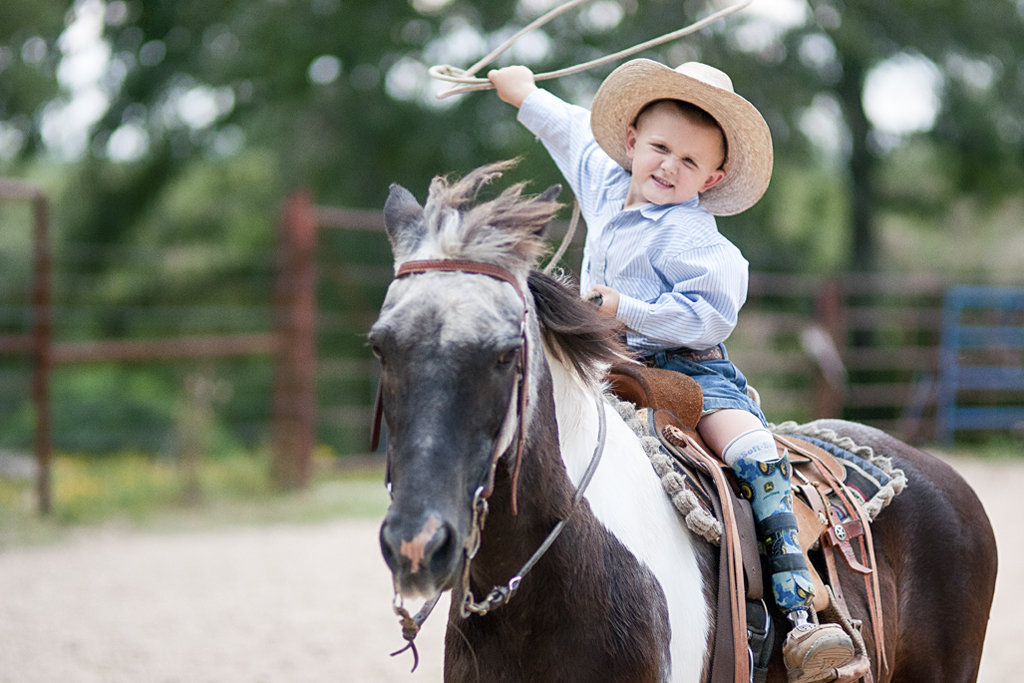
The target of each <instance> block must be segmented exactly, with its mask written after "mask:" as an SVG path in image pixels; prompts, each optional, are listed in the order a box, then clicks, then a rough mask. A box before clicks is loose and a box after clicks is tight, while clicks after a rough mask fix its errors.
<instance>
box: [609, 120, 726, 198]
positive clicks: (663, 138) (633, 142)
mask: <svg viewBox="0 0 1024 683" xmlns="http://www.w3.org/2000/svg"><path fill="white" fill-rule="evenodd" d="M637 123H638V124H639V126H640V127H639V129H637V128H636V127H634V126H630V127H629V132H627V133H626V156H628V157H629V158H630V159H632V160H633V177H632V179H631V180H630V184H629V193H628V194H627V195H626V203H625V206H624V207H623V208H627V209H628V208H632V207H635V206H640V205H642V204H646V203H647V202H650V203H652V204H678V203H679V202H685V201H686V200H687V199H690V198H691V197H693V195H695V194H697V193H698V192H703V191H704V190H708V189H710V188H712V187H714V186H715V185H717V184H718V183H719V182H721V180H722V178H724V177H725V171H723V170H722V169H721V168H720V166H721V165H722V161H723V157H724V156H725V147H724V144H723V140H722V134H721V132H719V130H718V129H716V128H709V127H706V126H702V125H699V124H696V123H694V122H692V121H690V119H689V118H687V117H686V116H684V115H683V114H682V113H680V112H679V111H678V110H677V109H675V107H673V106H672V105H670V104H664V105H657V106H655V107H654V108H652V109H651V110H650V111H648V112H646V113H645V114H644V115H643V117H642V118H641V120H640V121H638V122H637Z"/></svg>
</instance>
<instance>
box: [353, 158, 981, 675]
mask: <svg viewBox="0 0 1024 683" xmlns="http://www.w3.org/2000/svg"><path fill="white" fill-rule="evenodd" d="M509 165H510V162H498V163H496V164H490V165H487V166H484V167H481V168H478V169H476V170H474V171H472V172H470V173H469V174H467V175H466V176H465V177H463V178H462V179H460V180H457V181H452V180H449V179H447V178H445V177H440V176H439V177H437V178H434V179H433V181H432V182H431V184H430V189H429V196H428V199H427V201H426V203H425V205H424V206H422V207H421V206H420V205H419V203H418V202H417V201H416V199H415V197H414V196H413V195H412V193H410V192H409V191H408V190H406V189H404V188H402V187H400V186H397V185H392V186H391V190H390V194H389V197H388V199H387V201H386V204H385V207H384V216H385V225H386V232H387V235H388V238H389V240H390V242H391V245H392V250H393V253H394V259H395V274H396V278H395V279H394V280H393V281H392V283H391V284H390V286H389V288H388V291H387V295H386V297H385V301H384V303H383V305H382V308H381V312H380V316H379V318H378V320H377V321H376V323H375V324H374V325H373V326H372V328H371V330H370V333H369V335H368V341H369V345H370V347H371V349H372V351H373V353H374V355H375V356H376V357H377V358H378V359H379V362H380V388H379V391H380V393H379V397H378V398H379V403H380V405H381V406H382V412H383V420H384V423H385V424H386V428H387V449H386V451H387V475H386V476H387V486H388V489H389V491H390V495H391V503H390V506H389V508H388V511H387V514H386V516H385V519H384V521H383V524H382V525H381V529H380V545H381V550H382V553H383V555H384V559H385V561H386V563H387V565H388V567H389V568H390V570H391V573H392V577H393V581H394V587H395V592H396V596H395V600H396V606H397V607H396V609H397V610H398V611H399V613H400V614H403V613H404V615H405V617H406V619H405V621H406V623H407V625H408V622H410V621H412V620H410V619H409V618H408V616H409V615H408V612H405V611H404V608H403V607H401V606H400V605H401V603H402V601H403V600H404V599H406V598H410V599H411V598H414V597H420V598H426V599H428V600H429V601H431V603H432V601H436V598H437V596H439V595H440V594H441V593H442V592H444V591H449V590H450V591H451V592H452V600H451V607H450V611H449V614H448V627H447V632H446V637H445V661H444V677H445V680H446V681H448V682H450V683H451V682H461V681H467V682H468V681H491V682H505V681H508V682H510V683H511V682H513V681H515V682H518V681H531V682H538V681H540V682H543V681H552V682H553V681H560V682H565V681H624V682H625V681H628V682H641V681H642V682H648V681H649V682H652V683H653V682H656V681H657V682H668V681H671V682H673V683H698V682H701V681H706V680H708V676H709V673H710V668H711V649H712V638H713V635H714V630H715V627H716V611H715V599H716V598H715V596H716V592H717V588H718V559H717V551H716V549H715V548H713V547H712V546H710V545H709V544H708V543H706V542H704V541H703V540H702V539H700V538H697V537H696V536H695V535H694V534H693V533H691V532H690V531H689V530H688V528H687V527H686V525H685V524H684V523H683V522H682V520H681V519H680V516H679V515H678V513H677V512H676V510H675V508H674V507H673V506H672V503H671V501H670V500H669V498H668V496H666V494H665V493H664V491H663V490H662V488H661V483H660V480H659V478H658V476H657V474H656V473H655V472H654V470H653V469H652V466H651V462H650V460H649V459H648V457H647V455H646V454H645V453H644V451H643V449H642V447H641V445H640V442H639V437H638V436H637V435H636V434H635V433H634V432H633V431H632V430H631V429H630V428H629V427H628V426H627V424H626V423H625V422H624V421H623V419H622V418H621V417H620V416H619V414H618V412H616V410H615V409H614V407H613V406H612V405H611V402H610V401H609V400H608V399H607V398H606V396H605V388H606V385H605V383H604V382H603V377H604V373H605V372H606V370H607V369H608V367H609V366H610V365H611V364H613V363H618V362H621V361H622V360H623V359H624V358H625V357H626V355H627V350H626V349H625V348H624V347H623V346H622V345H621V343H620V341H619V334H618V330H617V328H616V327H615V323H614V321H611V320H610V319H609V318H608V317H607V316H602V315H600V314H598V313H597V311H596V307H595V306H593V304H592V303H590V302H587V301H584V300H583V299H582V298H580V297H579V296H578V294H577V293H575V292H573V291H572V290H571V289H570V287H569V285H568V284H567V283H566V282H565V281H564V278H561V277H558V276H551V275H547V274H544V273H543V272H541V271H540V270H538V269H537V265H538V262H539V260H540V258H541V257H542V256H543V254H544V253H545V243H544V237H543V236H544V232H545V229H546V227H547V225H548V223H549V222H550V221H551V220H552V218H553V217H554V215H555V213H556V212H557V211H558V209H559V207H560V206H561V205H560V204H559V203H558V202H557V201H556V197H557V193H558V191H559V189H560V188H559V187H558V186H555V187H552V188H550V189H549V190H548V191H547V192H544V193H542V194H540V195H538V196H534V197H528V196H525V195H524V193H523V184H522V183H519V184H515V185H513V186H511V187H509V188H507V189H505V190H504V191H503V192H501V193H500V194H498V196H496V197H495V198H493V199H490V200H489V201H481V200H478V193H479V192H480V190H481V188H482V187H483V186H484V185H486V184H487V183H489V182H491V181H492V180H493V179H494V178H496V177H499V176H500V175H501V174H502V172H503V171H505V170H506V169H507V168H508V167H509ZM823 424H824V425H825V426H827V427H829V428H831V429H833V430H835V431H836V432H837V433H838V434H841V435H843V436H847V437H850V438H852V439H853V440H855V441H856V442H857V443H859V444H866V445H869V446H871V447H872V448H874V449H875V451H876V452H878V453H881V454H884V455H886V456H888V457H890V458H891V459H892V461H893V463H894V465H895V466H897V467H899V468H901V469H903V470H904V471H905V473H906V475H907V479H908V482H909V483H908V485H907V487H906V490H905V491H903V493H901V494H900V495H899V496H897V497H896V498H895V499H893V500H892V502H891V504H890V505H889V506H888V507H887V508H886V509H885V510H884V511H883V512H882V513H881V514H880V515H879V516H878V518H877V520H876V521H875V522H874V523H873V525H872V529H873V532H874V533H873V547H874V551H875V554H876V556H877V568H876V571H877V572H878V579H879V587H880V594H881V598H882V614H883V619H884V633H885V637H884V643H883V644H882V647H881V648H880V652H881V653H882V654H883V658H882V659H883V660H884V661H877V659H878V658H877V657H874V656H873V659H874V660H875V661H873V662H872V666H873V670H874V671H875V680H876V681H878V683H888V682H889V681H899V682H900V683H917V682H921V683H925V682H938V681H943V682H950V683H952V682H957V683H961V682H962V683H967V682H969V681H975V680H976V677H977V673H978V667H979V662H980V659H981V652H982V646H983V643H984V638H985V629H986V625H987V620H988V614H989V609H990V606H991V602H992V597H993V591H994V583H995V574H996V547H995V539H994V535H993V532H992V528H991V525H990V524H989V521H988V518H987V516H986V514H985V511H984V509H983V507H982V504H981V502H980V501H979V500H978V498H977V496H976V495H975V493H974V492H973V491H972V489H971V488H970V487H969V486H968V485H967V483H966V482H965V481H964V480H963V479H962V478H961V477H960V476H959V475H958V474H957V473H956V472H955V471H954V470H953V469H952V468H951V467H950V466H949V465H947V464H946V463H944V462H943V461H941V460H940V459H938V458H936V457H934V456H932V455H929V454H927V453H925V452H923V451H921V450H918V449H916V448H914V447H911V446H909V445H907V444H905V443H901V442H900V441H898V440H896V439H895V438H893V437H891V436H888V435H887V434H884V433H882V432H880V431H878V430H876V429H873V428H870V427H867V426H864V425H859V424H855V423H850V422H845V421H841V420H835V421H827V422H825V423H823ZM583 489H585V492H584V491H583ZM581 493H582V495H580V494H581ZM863 583H864V582H863V579H860V580H859V583H858V581H854V580H851V581H849V582H848V583H847V586H848V587H847V590H846V599H847V602H848V605H849V609H850V613H851V616H852V617H853V618H854V619H858V620H866V619H868V603H867V597H866V594H865V589H864V587H863ZM858 585H860V590H859V591H858V589H857V586H858ZM423 614H424V612H421V613H420V615H417V616H418V617H419V618H420V619H419V620H421V619H422V618H423ZM772 616H773V619H774V620H775V622H776V625H777V628H776V630H775V632H776V634H777V635H776V638H775V642H774V651H773V655H772V661H771V665H770V667H769V672H768V681H770V682H772V683H776V682H782V681H785V680H786V672H785V669H784V666H783V664H782V662H781V654H780V651H781V644H782V639H783V636H784V634H785V632H786V629H785V627H784V623H785V618H784V617H783V616H782V615H781V614H779V613H778V612H777V611H775V610H773V611H772ZM419 620H416V621H417V623H416V626H418V623H419ZM865 623H867V622H865ZM412 633H413V635H414V633H415V627H413V629H412ZM406 637H407V639H409V640H410V643H411V642H412V640H411V638H410V636H409V635H408V634H407V635H406ZM863 637H864V640H865V641H866V644H867V646H868V651H869V652H875V649H874V642H873V638H872V633H871V629H869V628H864V633H863Z"/></svg>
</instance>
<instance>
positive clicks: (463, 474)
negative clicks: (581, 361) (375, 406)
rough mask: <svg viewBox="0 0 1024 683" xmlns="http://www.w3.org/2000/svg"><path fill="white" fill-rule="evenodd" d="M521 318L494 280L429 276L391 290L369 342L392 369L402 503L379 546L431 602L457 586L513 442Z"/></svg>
mask: <svg viewBox="0 0 1024 683" xmlns="http://www.w3.org/2000/svg"><path fill="white" fill-rule="evenodd" d="M522 321H523V304H522V301H521V300H520V298H519V296H518V295H517V294H516V293H515V290H514V289H513V288H512V287H511V285H509V284H507V283H504V282H501V281H498V280H495V279H493V278H490V277H487V276H484V275H472V274H466V273H442V272H431V273H422V274H417V275H412V276H409V277H406V278H403V279H400V280H396V281H395V282H394V283H392V285H391V287H390V288H389V290H388V295H387V297H386V300H385V303H384V307H383V310H382V312H381V316H380V318H379V320H378V321H377V323H376V324H375V325H374V326H373V329H372V330H371V332H370V337H369V338H370V343H371V344H372V346H373V348H374V352H375V353H376V354H377V356H378V357H379V358H380V360H381V364H382V368H381V382H382V387H383V398H384V406H385V411H384V416H385V421H386V424H387V428H388V462H389V476H390V479H391V486H392V496H393V500H394V502H393V503H392V506H391V509H390V510H389V513H388V516H387V518H386V519H385V521H384V525H383V526H382V528H381V545H382V547H383V549H384V553H385V559H386V560H387V562H388V565H389V566H390V568H391V570H392V572H393V574H394V576H395V582H396V586H397V587H398V589H399V590H400V591H401V592H402V593H403V594H404V595H407V596H415V595H425V596H427V597H430V596H432V595H434V594H435V593H436V592H437V591H439V590H443V589H445V588H449V587H451V585H452V582H453V581H454V580H455V578H457V573H458V569H459V567H460V563H461V560H462V552H461V551H462V548H463V546H464V545H465V544H466V543H467V542H468V541H467V539H468V538H469V537H470V536H471V521H472V520H471V515H470V512H471V509H470V506H469V505H467V501H470V500H472V498H473V494H474V492H475V491H476V489H477V488H478V487H480V486H486V485H487V483H488V482H489V479H490V474H491V467H492V462H493V460H494V455H495V453H499V454H500V453H503V452H504V451H505V450H506V449H508V447H509V445H510V444H511V443H512V440H513V437H514V434H515V428H516V420H515V403H516V401H515V399H516V387H517V381H516V380H517V373H516V371H515V367H516V364H515V361H516V360H517V359H518V356H519V354H520V353H521V352H522V345H523V331H522ZM510 416H511V417H510ZM436 520H440V523H438V522H437V521H436ZM424 529H430V531H431V533H430V534H429V536H430V537H429V538H427V537H425V536H424Z"/></svg>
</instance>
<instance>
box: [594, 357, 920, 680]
mask: <svg viewBox="0 0 1024 683" xmlns="http://www.w3.org/2000/svg"><path fill="white" fill-rule="evenodd" d="M607 381H608V384H609V388H610V390H611V392H612V393H613V394H615V395H616V396H618V397H619V398H620V399H622V400H623V401H626V402H628V403H631V404H633V405H634V406H636V408H637V413H636V418H638V419H633V420H629V421H630V422H631V424H632V425H633V426H634V429H636V428H637V425H639V424H643V425H644V431H645V432H646V434H647V435H649V436H651V437H656V438H657V440H658V441H659V442H660V446H661V451H662V453H663V454H667V456H668V458H665V457H664V456H662V455H660V454H659V455H654V454H651V453H649V455H651V458H652V465H654V467H655V470H656V471H657V472H658V474H659V476H661V477H662V483H663V485H664V487H665V490H666V492H667V493H668V494H669V496H670V498H672V500H673V503H675V505H676V507H677V509H679V510H680V512H681V514H683V515H684V518H685V519H686V520H687V524H688V525H689V526H690V528H691V530H693V531H695V532H697V533H698V534H699V535H701V536H703V537H704V538H705V539H707V540H708V541H709V542H711V543H713V544H715V545H718V546H719V547H720V561H719V566H720V571H719V600H718V629H717V632H716V641H715V647H714V652H713V655H712V668H711V670H712V675H711V680H712V681H714V682H718V681H722V682H723V683H724V682H727V681H728V682H731V681H740V680H755V681H756V680H758V679H761V680H763V678H764V676H765V675H766V674H767V663H768V658H769V657H770V655H771V646H772V640H773V638H771V637H766V636H765V635H764V633H763V630H762V633H761V637H760V641H759V642H760V644H761V645H763V646H764V647H766V648H767V650H766V651H762V652H761V653H757V652H754V651H753V644H754V638H753V635H754V632H755V631H758V630H759V629H756V628H753V626H754V624H753V623H749V624H748V621H750V622H752V621H754V619H753V618H752V617H751V615H749V614H748V613H747V607H748V605H753V606H756V604H757V603H761V602H762V600H763V598H764V596H765V591H766V590H767V591H769V593H770V587H766V583H767V582H766V579H767V578H768V577H765V576H764V575H763V574H762V571H761V557H760V552H759V548H758V543H757V535H756V531H755V528H754V519H753V514H752V513H751V511H750V504H749V503H748V501H746V500H744V499H743V498H742V497H740V495H739V488H738V486H737V485H736V480H735V477H734V475H733V473H732V469H731V468H730V467H728V466H727V465H725V463H723V462H722V461H721V460H720V459H719V458H718V457H717V455H715V454H713V453H712V452H711V451H710V450H709V449H708V448H707V447H706V446H705V445H704V443H703V441H701V439H700V436H699V435H698V433H697V424H698V422H699V420H700V417H701V413H702V408H703V396H702V394H701V389H700V386H699V385H698V384H697V383H696V382H695V381H694V380H693V379H692V378H690V377H687V376H685V375H682V374H680V373H678V372H673V371H670V370H659V369H652V368H644V367H641V366H636V365H626V364H622V365H617V366H615V367H614V368H612V370H611V372H610V373H609V374H608V377H607ZM620 412H621V410H620ZM806 427H807V426H801V425H797V424H796V423H792V422H790V423H784V424H782V425H780V426H778V427H775V428H774V429H773V432H774V433H775V440H776V445H777V447H778V449H779V454H780V455H781V454H782V453H783V452H784V451H786V452H788V453H789V458H790V463H791V464H792V466H793V475H792V478H791V482H792V486H793V492H794V497H793V499H794V500H793V502H794V512H795V514H796V517H797V521H798V527H799V535H800V545H801V547H802V549H803V552H804V555H805V559H806V560H807V566H808V568H809V569H810V572H811V577H812V580H813V581H814V586H815V596H814V603H813V608H814V611H815V613H816V614H817V615H819V617H820V618H822V619H823V620H827V621H832V622H835V623H839V624H840V625H841V626H843V628H844V629H845V630H847V632H848V633H850V636H851V638H852V639H853V640H854V644H855V647H856V649H857V656H856V657H855V659H854V661H853V662H851V663H850V664H849V665H847V666H846V667H843V670H837V671H836V672H835V673H836V678H835V679H833V680H837V681H840V682H841V683H842V682H848V681H849V682H852V681H855V680H858V679H862V678H863V679H865V680H868V681H870V680H872V676H871V671H870V661H869V659H868V656H867V651H866V647H865V645H864V640H863V638H862V637H861V635H860V630H859V625H860V624H859V622H854V621H853V620H852V619H851V617H850V614H849V609H848V608H847V606H846V600H845V595H844V592H843V587H842V584H841V583H840V580H839V579H840V575H839V564H838V562H837V560H836V556H838V557H839V558H840V559H841V561H842V562H843V564H845V566H846V567H847V568H848V569H849V570H850V571H851V572H853V573H854V574H855V575H860V576H862V577H863V580H864V586H865V590H866V592H867V597H868V603H869V607H870V613H871V614H870V617H871V622H872V623H871V628H872V631H873V635H874V642H875V649H876V652H875V655H876V661H878V662H882V661H883V660H882V657H884V654H883V651H882V648H881V644H882V643H884V634H883V633H882V615H881V596H880V592H879V587H878V579H877V573H876V572H875V571H874V567H875V558H874V550H873V546H872V544H871V532H870V522H871V520H873V519H874V517H875V516H876V515H877V514H878V512H880V511H881V509H882V508H884V507H885V505H886V504H888V502H889V501H890V500H891V499H892V497H893V496H895V495H896V494H897V493H899V491H900V490H902V488H903V486H904V485H905V483H906V478H905V476H904V475H903V472H902V471H900V470H893V469H891V468H889V470H888V471H886V470H884V469H883V468H881V467H879V466H878V465H876V464H875V463H873V462H872V461H871V460H870V459H868V458H865V457H862V456H861V455H857V454H856V453H854V452H853V451H852V450H850V449H847V448H843V447H840V446H839V445H836V444H835V443H833V442H831V441H830V440H828V439H827V438H825V437H826V436H827V434H818V433H816V432H814V431H813V430H808V429H807V428H806ZM808 432H810V433H812V434H816V435H815V436H808V435H807V433H808ZM649 451H650V449H649ZM809 552H814V553H815V556H816V557H818V558H821V559H822V560H823V562H819V563H815V562H812V561H811V557H810V556H809V555H808V553H809ZM822 563H823V564H824V566H825V569H826V576H825V577H824V578H823V577H822V576H821V574H820V573H819V572H818V570H817V568H816V564H822ZM768 585H770V584H768ZM757 610H758V617H757V618H760V619H763V616H761V615H763V611H761V608H757ZM748 636H750V637H751V641H750V644H751V654H753V661H754V667H753V671H751V670H750V669H749V664H747V660H748V650H747V648H748V641H747V639H748ZM759 655H760V656H759ZM759 660H760V661H759ZM879 666H882V664H879Z"/></svg>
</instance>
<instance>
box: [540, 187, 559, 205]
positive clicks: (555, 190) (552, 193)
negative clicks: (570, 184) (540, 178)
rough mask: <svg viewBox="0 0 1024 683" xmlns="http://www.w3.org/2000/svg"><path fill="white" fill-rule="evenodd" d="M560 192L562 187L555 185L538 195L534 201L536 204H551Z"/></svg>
mask: <svg viewBox="0 0 1024 683" xmlns="http://www.w3.org/2000/svg"><path fill="white" fill-rule="evenodd" d="M561 192H562V186H561V185H558V184H555V185H552V186H551V187H549V188H548V189H546V190H544V191H543V192H541V193H540V196H538V197H537V199H536V201H538V202H553V201H555V200H556V199H558V195H559V194H561Z"/></svg>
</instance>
